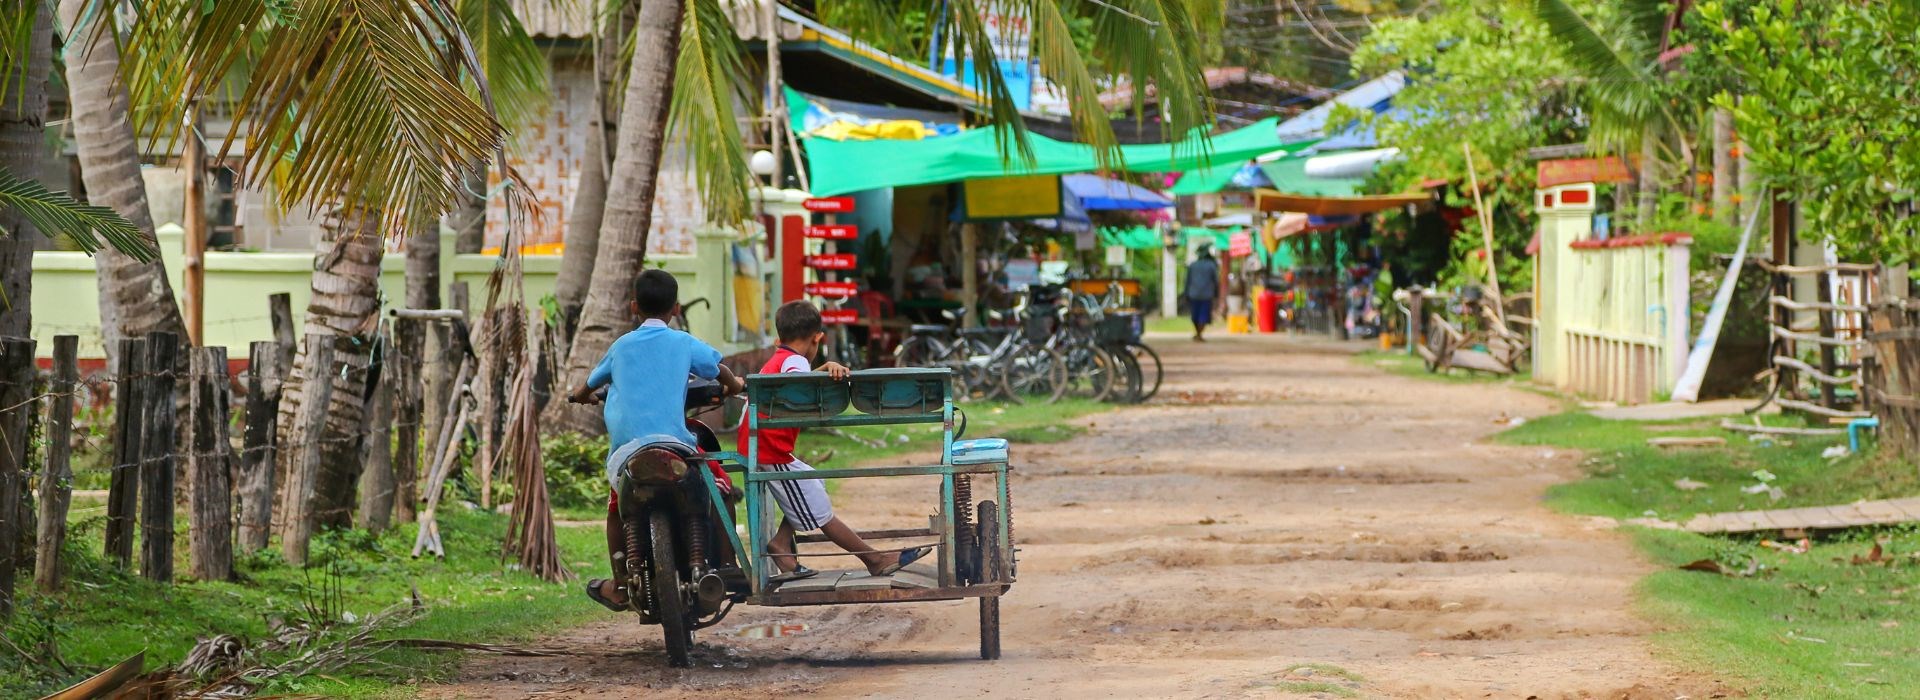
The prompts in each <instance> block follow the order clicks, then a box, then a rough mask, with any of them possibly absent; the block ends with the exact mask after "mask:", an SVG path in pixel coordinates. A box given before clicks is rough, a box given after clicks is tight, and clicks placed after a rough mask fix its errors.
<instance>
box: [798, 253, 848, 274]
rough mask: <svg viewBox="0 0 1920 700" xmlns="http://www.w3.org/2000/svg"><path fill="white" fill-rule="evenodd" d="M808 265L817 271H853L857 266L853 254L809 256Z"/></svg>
mask: <svg viewBox="0 0 1920 700" xmlns="http://www.w3.org/2000/svg"><path fill="white" fill-rule="evenodd" d="M806 264H807V267H810V268H813V269H815V270H851V269H853V268H854V265H855V263H854V255H853V254H852V253H830V254H827V255H809V256H807V263H806Z"/></svg>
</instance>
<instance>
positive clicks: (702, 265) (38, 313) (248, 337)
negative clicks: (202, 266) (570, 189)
mask: <svg viewBox="0 0 1920 700" xmlns="http://www.w3.org/2000/svg"><path fill="white" fill-rule="evenodd" d="M767 194H768V195H769V196H768V201H767V210H768V213H769V214H775V215H781V214H790V213H793V212H800V213H804V211H803V210H801V209H800V206H799V203H800V201H801V199H803V198H804V195H803V194H801V193H798V192H791V191H771V190H770V191H768V193H767ZM182 237H183V234H182V231H181V230H180V228H179V227H178V226H175V225H172V224H168V225H164V226H162V227H161V228H160V231H159V242H160V250H161V258H162V260H163V262H165V264H166V267H167V275H168V277H169V278H170V279H171V281H172V283H173V289H174V293H175V294H176V295H178V294H180V292H181V290H182V284H181V280H180V273H181V269H182V259H183V248H182ZM694 237H695V245H694V253H693V254H692V255H656V256H653V257H652V258H650V259H649V260H648V264H649V265H658V266H660V267H661V268H663V269H665V270H667V271H668V272H671V273H673V274H674V276H675V277H677V278H679V279H680V297H681V299H682V300H692V299H698V298H705V299H707V300H708V301H709V306H707V307H703V308H697V309H693V310H690V311H689V312H688V319H689V322H690V324H691V326H692V328H691V330H692V331H693V332H694V334H695V335H698V336H700V337H701V338H702V339H704V340H706V341H708V342H710V343H712V344H714V346H715V347H716V348H719V349H720V350H721V351H722V352H723V353H729V354H731V353H735V352H741V351H744V350H749V349H753V348H756V347H759V346H761V345H764V344H765V341H763V339H761V338H758V337H756V336H754V335H753V334H752V333H741V332H739V331H738V330H737V329H738V328H739V327H741V326H745V327H748V328H755V329H758V328H767V327H768V325H767V324H765V323H762V322H757V321H752V320H750V321H749V322H748V323H745V324H742V323H740V319H739V318H738V313H739V312H738V310H739V309H743V308H744V309H750V310H751V311H749V313H755V314H759V315H762V316H763V318H762V319H760V320H762V321H763V320H764V314H765V313H767V311H766V310H767V309H769V308H771V306H772V305H771V304H768V303H766V299H765V298H762V299H760V300H759V301H760V303H758V304H754V303H746V304H739V303H738V301H739V299H738V297H740V296H741V295H743V294H748V295H751V294H759V295H763V296H764V295H766V294H768V293H770V292H769V291H768V290H777V289H779V288H780V287H779V284H778V274H779V269H780V266H779V265H776V264H772V262H771V261H763V262H762V263H761V264H759V265H757V266H753V265H741V264H739V259H738V257H737V256H736V255H735V254H734V253H735V251H734V250H733V246H734V244H735V243H736V242H738V243H742V244H744V245H746V246H750V248H751V249H752V250H754V251H756V253H758V254H759V257H762V258H764V257H766V256H765V255H764V251H765V249H766V248H765V246H766V244H765V238H764V234H763V233H761V232H759V231H757V230H756V231H755V232H754V233H753V235H752V236H751V237H746V238H743V237H742V236H741V234H740V233H739V232H738V231H735V230H731V229H725V228H718V227H705V228H701V229H699V230H698V231H697V232H696V233H695V236H694ZM441 250H442V251H452V250H453V239H452V236H450V235H449V236H443V237H442V239H441ZM523 260H524V261H525V262H524V265H523V269H524V270H525V275H524V278H525V288H524V289H525V292H524V294H525V299H526V300H527V303H528V304H529V305H530V306H536V305H537V304H538V303H539V301H540V299H541V298H543V297H546V296H548V295H550V294H552V293H553V287H554V281H555V278H556V276H557V275H558V273H559V271H560V256H558V255H528V256H525V257H524V258H523ZM498 262H499V258H498V257H497V256H494V255H478V254H469V255H456V254H450V253H449V254H445V255H442V256H441V262H440V268H441V269H440V278H441V282H442V283H443V284H451V283H453V282H455V281H460V282H466V283H467V286H468V289H469V290H470V296H471V302H470V303H471V304H472V306H473V307H474V309H475V310H477V309H478V308H479V307H481V306H482V305H484V304H485V303H486V289H487V286H486V285H487V278H488V276H489V275H490V274H491V273H492V272H493V270H494V267H495V265H496V264H498ZM313 264H314V259H313V254H312V253H305V252H208V253H207V254H206V296H207V299H206V303H205V314H206V317H205V318H206V321H205V334H206V338H205V339H204V341H203V344H205V345H216V346H226V347H228V348H239V349H240V351H241V352H240V356H242V357H244V356H245V349H246V347H247V344H248V343H250V342H252V341H256V340H272V339H273V328H272V323H271V321H270V320H269V318H268V315H267V297H268V296H269V295H272V294H276V293H281V292H285V293H287V294H290V295H292V301H293V321H294V325H295V327H296V329H298V328H299V327H300V326H302V325H303V324H304V322H305V316H306V309H307V301H308V299H309V298H310V297H311V296H312V288H311V281H312V274H313ZM404 270H405V255H404V253H402V252H400V251H398V250H393V251H390V252H389V253H388V254H387V256H386V259H385V260H383V261H382V263H381V272H382V274H381V278H380V293H381V297H382V299H381V304H382V313H384V312H385V309H389V308H392V307H394V306H396V305H399V304H401V303H404V300H405V296H406V293H405V292H406V275H405V271H404ZM755 277H758V278H759V279H758V280H757V282H758V283H757V284H756V283H754V282H755V280H754V278H755ZM444 295H445V290H444V289H443V290H442V298H443V299H444V298H445V296H444ZM99 299H100V294H99V288H98V284H97V281H96V279H95V274H94V261H93V258H92V257H90V256H88V255H86V254H85V253H78V252H65V251H41V252H36V253H34V257H33V337H34V339H35V340H37V341H39V342H38V344H37V347H38V348H39V352H40V353H41V356H42V357H46V356H48V353H50V352H51V351H52V348H53V337H54V336H56V335H67V334H72V335H77V336H80V357H82V358H86V359H98V358H103V357H105V351H104V349H103V346H102V334H101V329H100V306H99Z"/></svg>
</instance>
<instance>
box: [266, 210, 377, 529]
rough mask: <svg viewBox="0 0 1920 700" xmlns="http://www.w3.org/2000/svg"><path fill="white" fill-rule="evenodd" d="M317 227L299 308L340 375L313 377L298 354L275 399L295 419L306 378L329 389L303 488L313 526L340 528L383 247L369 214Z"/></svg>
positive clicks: (291, 453)
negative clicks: (327, 340) (303, 305)
mask: <svg viewBox="0 0 1920 700" xmlns="http://www.w3.org/2000/svg"><path fill="white" fill-rule="evenodd" d="M321 227H322V230H323V231H324V235H323V236H322V239H321V242H320V250H319V252H317V253H316V254H315V255H314V271H313V298H312V300H311V301H309V302H308V303H307V319H306V327H305V332H306V334H307V335H309V336H312V335H316V334H320V335H328V336H335V337H337V338H338V339H339V342H338V343H336V347H335V351H336V354H335V358H334V359H335V362H336V363H338V364H342V365H345V366H346V367H345V370H344V371H340V372H329V371H326V370H319V369H318V368H316V367H314V366H312V365H310V364H309V362H308V358H307V357H306V356H305V355H302V356H301V357H300V358H298V359H297V360H296V361H295V362H294V369H293V376H292V378H291V380H290V381H289V383H288V385H287V389H286V391H284V392H283V393H282V397H283V398H282V400H281V402H280V415H281V418H282V420H283V421H290V420H291V419H292V417H293V416H294V415H298V411H299V408H300V405H301V404H302V403H303V399H304V398H305V397H306V395H307V394H309V393H310V392H309V391H308V389H310V387H309V386H308V384H307V382H308V380H309V379H311V378H314V377H317V376H324V377H327V381H328V382H329V383H330V384H332V386H333V389H332V391H331V392H330V394H331V398H330V400H329V402H328V404H327V405H326V407H325V409H326V416H327V419H326V422H325V424H324V427H323V428H322V429H321V431H320V434H319V435H314V436H307V439H308V440H318V441H319V447H320V466H319V469H318V471H317V472H316V473H315V478H314V481H313V483H312V484H311V485H310V488H311V490H312V493H313V494H314V497H315V499H316V501H315V502H314V503H311V504H307V506H306V507H310V508H311V509H312V510H311V513H312V515H313V518H314V521H315V523H316V524H317V525H319V526H321V527H346V526H348V525H349V524H351V522H352V514H353V507H354V497H353V493H354V485H355V484H356V483H357V482H358V481H359V478H360V466H361V465H360V459H361V452H360V446H361V438H362V436H363V435H364V434H365V432H364V428H365V423H366V420H365V410H366V387H367V372H368V363H369V362H370V360H371V359H372V354H371V352H370V350H371V348H372V347H373V334H374V330H375V326H376V324H377V322H378V321H379V311H380V259H381V257H382V256H383V255H384V254H385V251H386V247H385V241H384V239H382V238H381V236H380V230H379V220H378V217H376V216H374V215H372V213H370V212H369V213H361V214H359V215H357V216H349V215H348V214H346V213H344V212H334V213H332V214H329V215H328V216H327V217H325V219H324V220H323V221H322V222H321ZM309 347H310V344H309ZM316 371H318V372H319V374H316ZM283 432H284V429H283ZM280 452H281V455H282V457H295V456H297V455H298V454H300V453H301V452H302V450H301V449H300V446H289V449H284V450H281V451H280ZM281 473H283V474H286V473H289V471H288V470H287V469H282V470H281Z"/></svg>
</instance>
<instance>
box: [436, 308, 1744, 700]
mask: <svg viewBox="0 0 1920 700" xmlns="http://www.w3.org/2000/svg"><path fill="white" fill-rule="evenodd" d="M1155 347H1156V348H1157V349H1160V351H1161V352H1162V353H1163V355H1164V357H1165V359H1166V363H1167V386H1166V387H1165V389H1163V391H1162V392H1161V397H1160V398H1159V399H1157V400H1156V401H1155V402H1154V403H1153V404H1152V405H1148V406H1144V407H1136V408H1130V409H1125V410H1120V411H1115V412H1111V413H1107V414H1103V415H1098V416H1093V417H1091V418H1090V419H1085V422H1086V423H1087V424H1088V425H1089V427H1090V430H1089V432H1088V433H1087V434H1086V435H1085V436H1082V437H1079V438H1077V439H1075V440H1073V441H1070V442H1066V443H1060V444H1055V445H1022V446H1016V451H1015V465H1016V468H1017V470H1018V471H1017V474H1016V477H1015V481H1014V483H1013V487H1014V499H1013V500H1014V506H1015V510H1014V511H1013V512H1014V515H1015V519H1016V525H1015V528H1014V529H1015V533H1016V535H1017V536H1018V537H1019V540H1020V542H1019V546H1020V548H1021V566H1020V580H1019V582H1018V583H1017V584H1015V585H1014V587H1013V590H1012V592H1011V593H1009V594H1008V596H1007V597H1006V598H1005V599H1004V601H1005V602H1004V605H1005V608H1004V611H1003V613H1002V615H1003V619H1004V632H1003V635H1004V645H1005V657H1004V658H1003V659H1002V660H1000V661H997V662H983V661H980V660H978V659H977V657H976V653H977V648H978V647H977V641H976V629H977V619H978V618H977V613H976V610H975V607H974V605H973V604H972V603H971V602H964V603H963V602H950V603H921V604H904V605H887V606H879V605H869V606H840V607H826V608H801V609H769V608H741V609H738V610H736V611H735V612H734V614H733V616H732V617H731V618H729V619H728V620H727V621H726V622H725V623H724V624H722V625H721V626H720V627H719V628H716V629H712V630H705V631H703V635H702V636H701V637H700V644H701V649H700V651H699V652H697V654H698V660H699V662H700V664H701V666H700V667H697V668H693V669H688V670H684V671H682V670H673V669H668V668H666V667H665V664H664V662H663V660H662V657H661V655H660V652H659V645H660V641H659V634H658V628H654V627H641V626H639V625H638V624H636V623H635V622H633V621H632V619H631V618H629V617H627V616H624V615H611V614H610V615H608V616H607V619H606V620H605V621H604V622H601V623H598V624H594V625H591V626H588V627H584V628H581V629H577V630H574V631H572V632H569V633H566V634H563V635H561V636H558V637H554V638H550V639H547V640H545V641H544V642H542V644H543V645H546V646H561V647H565V648H569V649H574V650H577V651H578V653H577V655H574V656H570V657H562V658H502V657H485V658H483V657H473V658H470V659H468V660H467V661H466V662H465V665H464V666H463V669H462V671H461V674H460V677H459V678H457V679H456V681H455V683H454V684H453V685H448V686H440V687H435V688H430V689H427V691H426V692H427V695H428V696H429V697H445V698H473V697H483V698H507V697H514V698H519V697H541V698H561V697H589V698H628V697H633V698H639V697H645V698H660V697H668V698H681V697H686V698H692V697H703V698H713V697H727V698H743V697H770V696H775V695H785V694H807V695H810V696H813V697H927V696H941V697H969V696H982V695H991V696H995V697H1035V698H1049V699H1051V700H1058V699H1062V698H1092V697H1223V698H1237V697H1262V698H1266V697H1316V696H1317V697H1333V696H1332V695H1325V694H1321V695H1315V694H1314V693H1312V692H1300V691H1306V690H1309V687H1308V686H1303V685H1297V684H1296V685H1289V684H1288V683H1289V681H1292V682H1296V683H1297V682H1300V681H1334V682H1336V683H1337V684H1341V685H1346V686H1348V687H1350V688H1352V689H1353V690H1354V691H1357V694H1358V695H1359V696H1361V697H1393V698H1482V697H1493V698H1527V697H1531V696H1537V697H1540V698H1588V697H1592V698H1623V697H1625V698H1636V699H1638V698H1674V697H1677V696H1681V695H1689V696H1691V697H1695V698H1703V697H1708V696H1709V695H1711V694H1713V693H1712V688H1713V687H1714V686H1713V683H1712V682H1711V681H1709V680H1706V679H1700V678H1695V677H1690V676H1684V675H1680V674H1677V673H1675V672H1674V671H1673V670H1671V669H1669V668H1667V667H1665V666H1663V665H1662V664H1661V663H1660V662H1657V661H1655V660H1654V659H1653V657H1652V655H1651V653H1650V650H1649V644H1648V642H1647V640H1646V636H1647V635H1648V634H1649V633H1650V632H1652V631H1653V626H1652V625H1651V624H1650V623H1648V622H1645V621H1643V620H1641V619H1639V618H1636V617H1635V616H1634V615H1633V614H1632V613H1631V612H1630V607H1631V587H1632V585H1633V583H1634V581H1635V580H1636V579H1638V578H1639V577H1640V576H1642V575H1644V574H1645V573H1646V572H1647V570H1648V565H1647V564H1646V563H1645V562H1643V561H1642V560H1640V559H1639V558H1638V557H1637V556H1636V555H1635V553H1634V552H1633V551H1632V549H1631V547H1630V545H1629V543H1628V542H1626V540H1625V537H1624V536H1623V535H1621V534H1620V533H1617V532H1614V531H1612V530H1610V529H1609V528H1607V527H1605V526H1603V525H1600V524H1596V523H1595V522H1593V521H1590V520H1587V519H1582V518H1577V517H1570V516H1564V515H1559V514H1555V513H1553V512H1551V511H1549V510H1548V509H1546V508H1545V507H1544V506H1542V505H1541V504H1540V499H1541V493H1542V492H1543V491H1544V490H1545V489H1546V488H1547V487H1548V486H1549V485H1551V484H1554V483H1556V482H1560V481H1565V480H1569V479H1572V478H1574V477H1575V472H1576V465H1577V462H1578V458H1577V457H1576V456H1574V455H1570V454H1565V453H1559V454H1555V453H1553V452H1552V451H1549V450H1543V449H1540V448H1517V447H1503V446H1496V445H1489V444H1486V443H1485V442H1484V441H1483V438H1485V437H1486V436H1487V435H1489V434H1491V433H1493V432H1495V431H1497V430H1499V429H1500V428H1501V427H1503V426H1504V425H1505V423H1506V421H1507V420H1508V419H1509V418H1511V417H1531V416H1537V415H1541V414H1544V413H1547V412H1549V411H1550V410H1552V408H1553V404H1552V402H1551V400H1549V399H1547V398H1543V397H1541V396H1538V395H1535V394H1531V393H1528V392H1525V391H1520V390H1517V389H1512V388H1506V387H1500V386H1492V385H1485V384H1447V383H1440V382H1430V381H1423V380H1418V379H1411V378H1403V377H1397V376H1393V375H1389V374H1386V373H1384V372H1382V371H1380V370H1379V369H1378V368H1376V367H1372V366H1368V365H1366V364H1363V363H1360V362H1356V361H1355V360H1354V359H1353V358H1352V357H1351V354H1352V353H1353V352H1354V351H1355V349H1356V347H1355V346H1354V345H1336V344H1333V343H1331V342H1327V341H1310V340H1299V339H1292V340H1289V339H1280V338H1272V337H1266V338H1244V337H1241V338H1229V337H1222V338H1219V339H1218V340H1215V341H1213V342H1210V343H1207V344H1205V345H1196V344H1193V343H1190V342H1188V341H1187V340H1185V339H1184V338H1174V337H1166V338H1157V339H1155ZM934 493H935V491H934V489H933V487H931V486H930V485H928V484H926V483H915V482H912V481H905V482H903V480H900V479H861V480H854V481H851V482H848V483H847V484H845V486H844V487H843V488H842V490H840V491H839V493H838V495H837V496H836V499H835V500H836V501H837V507H838V509H839V511H840V514H841V516H842V517H844V518H846V519H847V520H848V521H849V522H851V523H853V524H855V525H856V526H857V527H862V528H885V527H906V526H911V525H912V524H914V523H922V522H925V521H924V520H923V518H924V517H925V514H926V513H928V512H930V510H929V509H930V508H931V506H932V503H933V501H934ZM836 566H839V567H842V568H845V567H846V566H848V565H847V564H836ZM589 573H592V574H594V575H603V572H599V571H593V572H589ZM587 604H589V603H586V602H585V601H583V602H582V605H587ZM768 622H783V623H805V624H806V625H808V629H807V631H806V632H805V633H803V634H800V635H798V636H791V637H784V638H774V639H749V638H744V637H741V636H739V635H738V634H737V631H738V630H740V629H742V628H744V627H747V626H750V625H756V624H763V623H768ZM1306 664H1321V665H1324V666H1321V667H1319V668H1318V669H1314V670H1306V671H1302V670H1300V669H1301V667H1302V666H1303V665H1306ZM1336 667H1337V668H1338V669H1343V670H1344V671H1346V672H1350V673H1351V674H1354V675H1355V676H1356V677H1357V678H1360V679H1364V680H1361V681H1342V680H1341V679H1339V678H1337V677H1334V675H1335V674H1334V672H1333V671H1332V670H1331V669H1334V668H1336Z"/></svg>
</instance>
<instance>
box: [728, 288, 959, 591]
mask: <svg viewBox="0 0 1920 700" xmlns="http://www.w3.org/2000/svg"><path fill="white" fill-rule="evenodd" d="M773 327H774V330H775V331H777V332H778V333H779V334H780V346H779V348H778V349H776V350H775V351H774V353H773V357H771V358H769V359H768V360H767V363H766V364H765V365H764V366H762V367H761V368H760V373H761V374H779V373H786V372H813V371H820V372H826V373H827V375H828V376H831V377H833V378H834V379H841V380H843V379H846V378H847V376H848V375H849V374H851V372H850V371H849V370H848V369H847V368H846V366H845V365H841V364H840V363H837V362H828V363H825V364H822V365H820V367H818V368H817V369H816V368H815V367H813V363H812V362H811V361H809V359H808V358H811V357H813V355H814V353H815V352H817V351H818V350H819V349H820V346H821V345H822V344H823V343H825V342H826V339H827V333H826V330H825V328H824V325H823V324H822V323H821V321H820V310H819V309H817V308H814V306H813V304H812V303H811V302H807V301H790V302H787V303H786V304H783V305H781V306H780V308H779V309H778V310H776V311H774V314H773ZM761 417H762V418H765V417H766V415H765V414H762V415H761ZM747 432H748V431H747V422H746V421H741V423H740V444H739V447H740V453H741V454H746V452H747ZM799 439H800V429H799V428H761V429H760V453H759V466H760V469H763V470H768V471H781V472H803V471H813V467H811V466H808V465H807V463H806V462H802V461H800V458H799V457H796V456H794V454H793V452H794V446H795V443H797V442H798V441H799ZM768 488H769V489H770V490H771V491H773V500H774V501H776V502H778V503H779V504H780V510H781V511H784V512H785V513H786V519H785V520H784V521H782V522H781V523H780V529H779V531H778V532H775V533H774V535H773V540H772V541H771V542H768V543H767V553H768V554H769V555H771V556H772V558H773V563H774V566H776V567H779V569H780V572H781V573H780V574H779V575H776V576H773V577H771V579H770V580H771V581H773V582H775V583H781V582H786V581H793V580H797V579H803V578H807V577H809V576H813V575H814V574H816V573H819V572H816V571H814V570H812V569H809V568H807V567H804V566H801V565H800V562H799V559H798V558H797V557H795V556H793V533H794V532H795V531H801V532H806V531H811V530H819V531H821V532H824V533H826V535H827V539H830V540H832V541H833V543H834V544H837V545H840V548H841V549H845V550H847V551H848V552H849V553H852V554H853V555H854V556H856V557H859V558H860V561H861V563H863V564H866V566H867V572H868V573H871V574H873V575H875V576H885V575H888V574H891V573H893V572H895V571H899V570H900V567H902V566H906V565H908V564H911V563H913V562H914V561H916V560H918V559H919V558H921V557H924V556H926V555H927V554H928V553H930V552H931V551H933V550H932V548H930V547H923V548H920V549H917V550H912V551H908V552H901V553H894V552H875V551H873V547H871V546H869V545H868V544H867V543H866V540H863V539H861V538H860V533H858V532H855V531H854V529H853V528H852V527H849V526H848V525H847V524H846V523H845V522H842V521H841V520H840V519H839V518H836V517H834V515H833V503H832V502H831V501H829V500H828V499H827V485H826V482H825V481H823V480H820V479H798V480H792V481H773V482H768Z"/></svg>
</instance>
